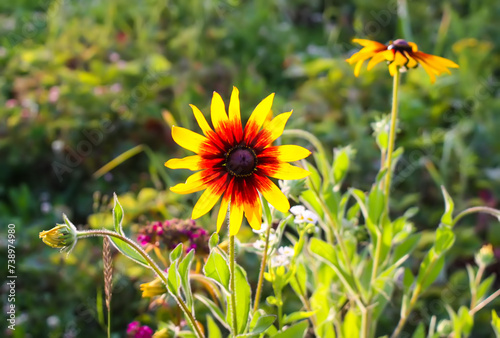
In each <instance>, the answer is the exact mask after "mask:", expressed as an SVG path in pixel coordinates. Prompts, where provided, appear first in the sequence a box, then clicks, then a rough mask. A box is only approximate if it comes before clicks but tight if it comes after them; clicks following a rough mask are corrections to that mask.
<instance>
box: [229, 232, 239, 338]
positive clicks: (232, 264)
mask: <svg viewBox="0 0 500 338" xmlns="http://www.w3.org/2000/svg"><path fill="white" fill-rule="evenodd" d="M235 261H236V257H235V255H234V236H229V272H230V281H229V287H230V288H231V290H230V291H231V306H230V308H231V319H232V324H233V325H232V326H233V336H236V335H237V334H238V319H237V318H238V317H237V315H236V283H235V279H236V274H235Z"/></svg>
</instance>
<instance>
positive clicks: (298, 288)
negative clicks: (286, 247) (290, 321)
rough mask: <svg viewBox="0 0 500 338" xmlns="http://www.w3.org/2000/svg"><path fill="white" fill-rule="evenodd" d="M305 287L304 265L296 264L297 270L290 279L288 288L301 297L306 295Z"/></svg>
mask: <svg viewBox="0 0 500 338" xmlns="http://www.w3.org/2000/svg"><path fill="white" fill-rule="evenodd" d="M306 285H307V270H306V266H305V265H304V263H302V262H300V263H298V264H297V270H296V271H295V278H292V279H290V286H291V287H292V289H293V290H294V291H295V293H296V294H297V295H298V296H299V297H302V296H304V294H305V293H306Z"/></svg>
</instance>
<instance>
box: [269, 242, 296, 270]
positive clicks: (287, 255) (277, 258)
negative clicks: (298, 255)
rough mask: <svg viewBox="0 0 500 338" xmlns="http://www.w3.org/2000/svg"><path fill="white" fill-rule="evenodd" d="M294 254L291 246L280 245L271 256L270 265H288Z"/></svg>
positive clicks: (274, 266)
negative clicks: (275, 253) (276, 251)
mask: <svg viewBox="0 0 500 338" xmlns="http://www.w3.org/2000/svg"><path fill="white" fill-rule="evenodd" d="M294 254H295V251H294V250H293V248H290V247H288V246H282V247H280V248H279V249H278V253H277V255H274V256H273V257H272V258H271V267H273V268H276V267H278V266H287V265H289V264H290V262H291V259H292V258H293V255H294Z"/></svg>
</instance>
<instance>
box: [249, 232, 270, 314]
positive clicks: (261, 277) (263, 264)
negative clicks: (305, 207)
mask: <svg viewBox="0 0 500 338" xmlns="http://www.w3.org/2000/svg"><path fill="white" fill-rule="evenodd" d="M270 234H271V224H268V226H267V229H266V244H265V245H264V254H263V255H262V262H261V263H260V272H259V281H258V282H257V289H256V291H255V301H254V303H253V312H256V311H257V310H258V309H259V302H260V296H261V294H262V284H263V283H264V272H265V270H266V264H267V251H268V250H269V235H270Z"/></svg>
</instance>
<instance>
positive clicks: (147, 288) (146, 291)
mask: <svg viewBox="0 0 500 338" xmlns="http://www.w3.org/2000/svg"><path fill="white" fill-rule="evenodd" d="M140 288H141V291H142V298H151V297H155V296H161V295H163V294H164V293H166V292H167V287H166V286H165V284H163V282H162V281H161V280H160V278H155V279H153V280H152V281H151V282H149V283H143V284H141V285H140Z"/></svg>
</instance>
